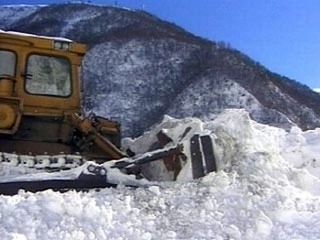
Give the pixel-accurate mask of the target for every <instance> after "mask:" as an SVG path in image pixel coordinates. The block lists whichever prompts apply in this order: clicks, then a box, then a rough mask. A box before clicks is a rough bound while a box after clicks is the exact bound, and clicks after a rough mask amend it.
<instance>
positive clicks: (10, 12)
mask: <svg viewBox="0 0 320 240" xmlns="http://www.w3.org/2000/svg"><path fill="white" fill-rule="evenodd" d="M39 7H40V6H33V5H7V6H6V5H4V6H0V19H1V21H0V29H1V28H9V27H10V26H11V24H13V23H14V22H16V21H18V20H19V19H22V18H24V17H26V16H28V15H30V14H31V13H33V12H35V11H36V10H37V9H38V8H39Z"/></svg>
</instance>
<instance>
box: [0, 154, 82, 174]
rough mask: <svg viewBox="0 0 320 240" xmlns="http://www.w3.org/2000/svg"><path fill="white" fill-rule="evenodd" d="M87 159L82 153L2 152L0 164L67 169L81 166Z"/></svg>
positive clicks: (45, 168) (41, 168)
mask: <svg viewBox="0 0 320 240" xmlns="http://www.w3.org/2000/svg"><path fill="white" fill-rule="evenodd" d="M86 161H87V160H86V159H85V158H84V157H83V156H81V155H75V154H74V155H70V154H59V155H47V154H43V155H35V156H33V155H20V154H15V153H5V152H0V164H3V165H6V166H12V167H16V166H22V167H25V168H33V169H39V170H52V171H54V170H56V171H59V170H67V169H72V168H76V167H79V166H81V165H82V164H83V163H84V162H86Z"/></svg>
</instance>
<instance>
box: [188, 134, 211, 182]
mask: <svg viewBox="0 0 320 240" xmlns="http://www.w3.org/2000/svg"><path fill="white" fill-rule="evenodd" d="M190 153H191V166H192V176H193V178H194V179H197V178H201V177H204V176H205V175H206V174H208V173H210V172H212V171H216V170H217V167H216V161H215V157H214V151H213V145H212V139H211V137H210V136H208V135H204V136H200V135H199V134H195V135H194V136H193V137H192V138H191V139H190Z"/></svg>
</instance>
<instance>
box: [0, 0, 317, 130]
mask: <svg viewBox="0 0 320 240" xmlns="http://www.w3.org/2000/svg"><path fill="white" fill-rule="evenodd" d="M1 10H2V8H1V7H0V19H1ZM4 28H5V29H11V30H16V31H22V32H29V33H34V34H41V35H55V36H61V37H68V38H71V39H74V40H76V41H79V42H83V43H86V44H88V46H89V51H88V53H87V54H86V56H85V58H84V62H83V66H84V71H83V76H84V82H85V86H86V94H85V97H84V101H85V103H86V106H87V108H88V109H94V110H95V111H97V112H98V113H99V114H102V115H104V116H106V117H113V118H115V119H117V120H119V121H120V122H122V124H123V127H124V135H125V136H137V135H139V134H141V133H142V132H143V131H145V130H146V129H148V128H150V127H151V126H152V125H153V124H155V123H156V122H158V121H160V120H161V118H162V116H163V115H164V114H170V115H172V116H173V117H181V118H183V117H186V116H195V117H199V118H201V119H212V118H214V117H215V116H216V115H217V114H218V113H220V112H222V111H223V110H224V109H226V108H245V109H246V110H247V111H249V112H250V114H251V116H252V117H253V119H255V120H256V121H258V122H262V123H268V124H270V125H274V126H278V127H283V128H285V129H289V128H290V127H291V126H292V125H293V124H297V125H298V126H299V127H301V128H303V129H311V128H315V127H319V126H320V104H319V103H320V95H319V94H318V93H316V92H314V91H312V90H311V89H309V88H308V87H307V86H305V85H303V84H300V83H298V82H296V81H294V80H291V79H289V78H286V77H283V76H280V75H278V74H276V73H272V72H271V71H269V70H268V69H266V68H265V67H263V66H262V65H261V64H259V63H258V62H256V61H254V60H252V59H251V58H249V57H248V56H246V55H245V54H243V53H241V52H239V51H238V50H236V49H232V48H230V47H229V46H228V44H225V43H223V42H214V41H209V40H207V39H203V38H201V37H199V36H195V35H194V34H192V33H189V32H187V31H186V30H184V29H183V28H181V27H179V26H177V25H175V24H172V23H169V22H166V21H163V20H161V19H159V18H157V17H156V16H154V15H152V14H149V13H147V12H144V11H139V10H127V9H123V8H118V7H108V6H96V5H90V4H57V5H49V6H46V7H41V8H38V9H36V10H34V11H33V12H31V13H30V14H25V15H23V16H22V17H21V18H20V19H16V20H15V21H12V22H11V23H10V24H7V25H6V26H4Z"/></svg>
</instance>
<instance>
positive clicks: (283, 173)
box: [0, 110, 320, 240]
mask: <svg viewBox="0 0 320 240" xmlns="http://www.w3.org/2000/svg"><path fill="white" fill-rule="evenodd" d="M190 125H192V126H194V127H196V126H198V127H197V129H202V131H203V132H204V133H206V134H207V133H208V132H211V134H214V136H215V144H214V147H215V155H216V158H217V161H218V167H219V171H218V172H217V173H211V174H209V175H207V176H206V177H204V178H202V179H199V180H194V181H181V182H179V183H175V184H172V185H166V186H163V187H157V186H152V187H146V188H138V189H132V188H126V187H121V186H120V187H118V188H116V189H112V188H110V189H104V190H101V191H99V192H96V191H90V192H86V193H83V192H80V193H79V192H73V191H70V192H67V193H63V194H62V193H57V192H53V191H51V190H50V191H45V192H40V193H37V194H31V193H24V192H21V193H20V194H19V195H16V196H13V197H5V196H0V205H1V208H0V219H1V225H0V234H1V239H4V240H6V239H28V240H29V239H43V238H44V237H45V238H46V239H80V240H81V239H139V240H140V239H221V240H223V239H239V240H243V239H247V240H255V239H259V240H262V239H318V237H319V235H320V230H319V228H318V225H319V222H320V205H319V203H320V180H319V178H318V176H319V170H320V169H319V164H318V163H319V161H320V150H319V149H320V129H316V130H312V131H308V132H302V131H301V130H300V129H298V128H294V129H292V131H291V132H285V131H284V130H282V129H278V128H274V127H270V126H266V125H262V124H258V123H256V122H254V121H252V120H251V119H250V118H249V116H248V114H247V113H246V112H245V111H242V110H228V111H226V112H224V113H223V114H221V115H219V116H217V118H216V119H215V120H214V121H209V122H202V121H200V120H198V119H191V118H188V119H184V120H178V119H173V118H170V117H166V118H165V120H164V121H163V122H162V123H161V124H160V125H158V126H156V127H155V130H154V131H156V129H157V128H163V127H165V128H167V129H171V130H172V131H171V132H175V133H176V134H178V135H179V134H181V133H182V132H179V131H178V129H180V130H181V131H183V129H184V128H185V127H187V126H190ZM152 134H153V133H152V131H151V132H148V133H146V134H145V135H144V136H142V137H141V138H139V139H137V140H135V141H134V142H133V144H140V145H141V144H149V142H148V141H146V140H147V139H149V137H150V135H152ZM178 135H177V136H176V137H178ZM312 171H314V172H312ZM312 173H314V175H312Z"/></svg>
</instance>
